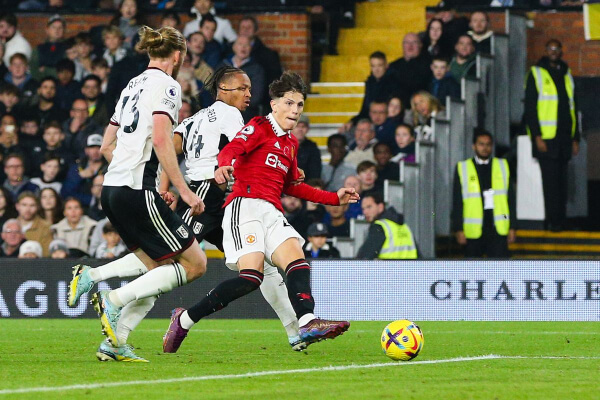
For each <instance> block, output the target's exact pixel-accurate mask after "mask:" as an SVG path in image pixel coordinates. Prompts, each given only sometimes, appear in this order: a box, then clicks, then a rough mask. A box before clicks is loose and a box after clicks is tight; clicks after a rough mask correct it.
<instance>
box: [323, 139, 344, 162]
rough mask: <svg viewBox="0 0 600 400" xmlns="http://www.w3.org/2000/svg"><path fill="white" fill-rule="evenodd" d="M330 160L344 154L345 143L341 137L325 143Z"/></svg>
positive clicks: (341, 156)
mask: <svg viewBox="0 0 600 400" xmlns="http://www.w3.org/2000/svg"><path fill="white" fill-rule="evenodd" d="M327 151H329V154H331V159H332V160H341V159H343V158H344V157H345V156H346V145H345V144H344V141H343V140H342V139H332V140H330V141H329V144H328V145H327Z"/></svg>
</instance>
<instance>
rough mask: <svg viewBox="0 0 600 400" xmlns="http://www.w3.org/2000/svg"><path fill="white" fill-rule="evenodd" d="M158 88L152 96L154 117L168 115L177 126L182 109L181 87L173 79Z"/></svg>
mask: <svg viewBox="0 0 600 400" xmlns="http://www.w3.org/2000/svg"><path fill="white" fill-rule="evenodd" d="M161 83H162V82H161ZM157 86H158V87H157V88H156V90H155V91H154V95H153V96H152V115H155V114H164V115H167V116H168V117H169V118H170V119H171V123H172V124H173V125H176V124H177V118H178V114H179V109H180V108H181V86H179V83H177V82H176V81H174V80H171V79H169V80H165V81H164V83H162V84H160V85H157Z"/></svg>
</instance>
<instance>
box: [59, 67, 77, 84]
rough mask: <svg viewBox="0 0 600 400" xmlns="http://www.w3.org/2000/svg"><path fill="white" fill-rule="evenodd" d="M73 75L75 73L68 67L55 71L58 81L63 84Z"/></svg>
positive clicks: (71, 78) (70, 79)
mask: <svg viewBox="0 0 600 400" xmlns="http://www.w3.org/2000/svg"><path fill="white" fill-rule="evenodd" d="M74 75H75V74H74V73H73V71H71V70H68V69H61V70H60V71H56V77H57V78H58V82H59V83H60V84H61V85H63V86H66V85H67V84H68V83H69V82H71V81H72V80H73V76H74Z"/></svg>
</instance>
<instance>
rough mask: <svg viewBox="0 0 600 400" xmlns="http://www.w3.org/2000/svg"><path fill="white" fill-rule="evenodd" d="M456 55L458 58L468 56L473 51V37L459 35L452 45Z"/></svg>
mask: <svg viewBox="0 0 600 400" xmlns="http://www.w3.org/2000/svg"><path fill="white" fill-rule="evenodd" d="M454 50H456V55H457V56H458V57H460V58H469V56H470V55H471V54H473V53H474V52H475V46H473V39H471V38H470V37H469V36H465V35H463V36H461V37H460V38H459V39H458V42H456V46H454Z"/></svg>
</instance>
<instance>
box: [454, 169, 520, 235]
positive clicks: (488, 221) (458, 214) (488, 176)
mask: <svg viewBox="0 0 600 400" xmlns="http://www.w3.org/2000/svg"><path fill="white" fill-rule="evenodd" d="M473 162H474V163H475V169H476V170H477V176H478V177H479V188H480V189H481V191H482V192H484V191H486V190H488V189H491V187H492V160H490V162H489V163H488V164H477V162H476V161H475V159H473ZM481 197H482V201H483V194H482V195H481ZM508 209H509V211H510V216H509V218H510V227H511V229H514V228H515V227H516V226H517V206H516V196H515V187H514V184H513V181H512V179H509V182H508ZM451 227H452V231H453V232H458V231H462V230H463V198H462V188H461V185H460V178H459V176H458V165H457V167H456V169H455V171H454V186H453V192H452V212H451ZM495 231H496V226H495V225H494V210H484V211H483V231H482V232H483V233H482V234H485V233H486V232H492V233H493V232H495Z"/></svg>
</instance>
